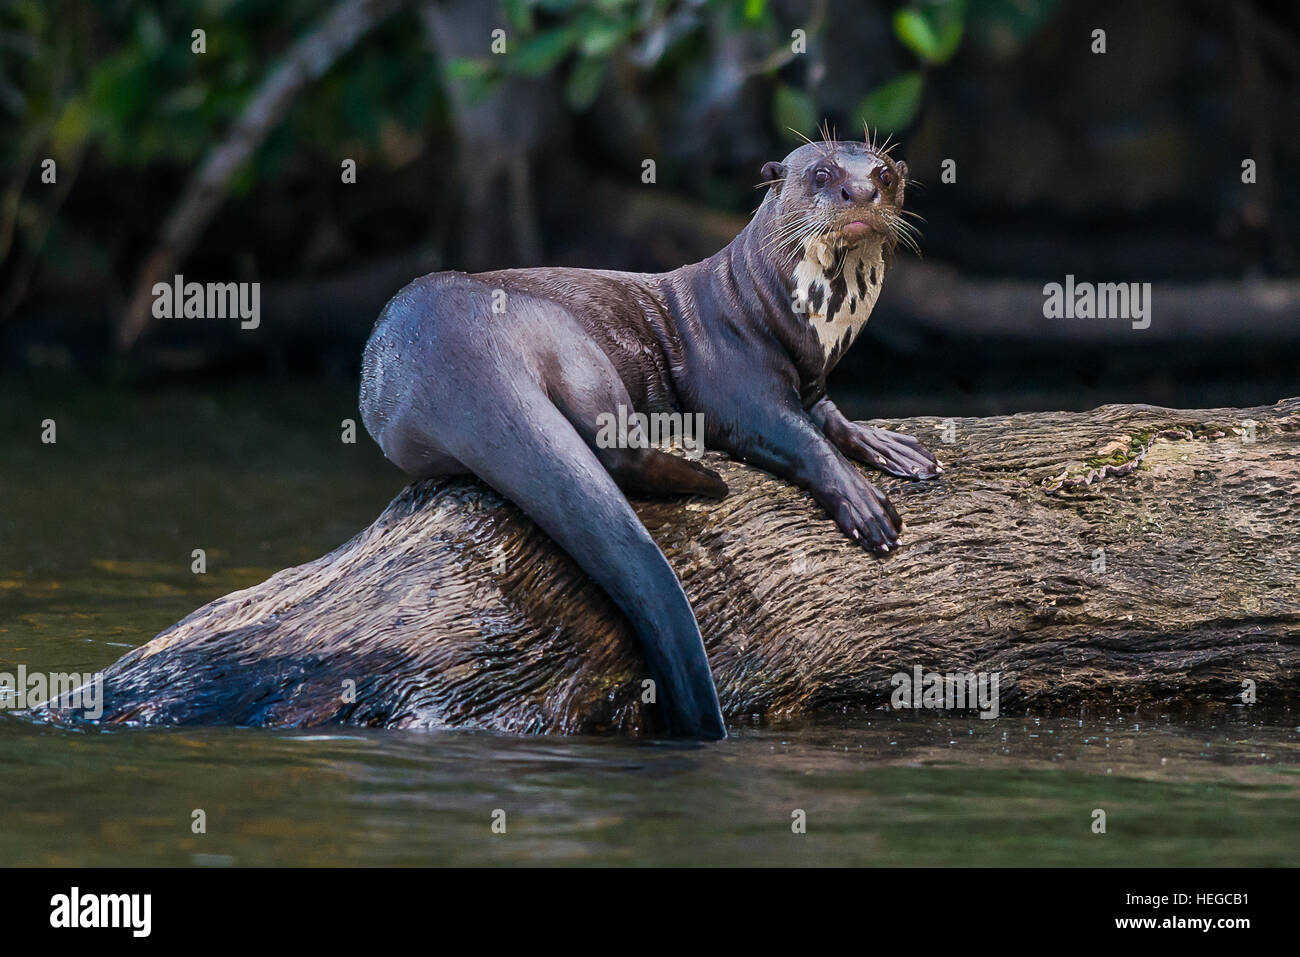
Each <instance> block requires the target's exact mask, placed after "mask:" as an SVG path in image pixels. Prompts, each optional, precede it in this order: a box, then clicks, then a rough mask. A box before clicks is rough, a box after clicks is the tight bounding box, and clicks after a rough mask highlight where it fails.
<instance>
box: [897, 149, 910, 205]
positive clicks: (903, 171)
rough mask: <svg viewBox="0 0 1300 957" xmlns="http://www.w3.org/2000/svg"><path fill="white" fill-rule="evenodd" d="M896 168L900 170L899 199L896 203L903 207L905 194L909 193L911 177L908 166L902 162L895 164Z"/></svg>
mask: <svg viewBox="0 0 1300 957" xmlns="http://www.w3.org/2000/svg"><path fill="white" fill-rule="evenodd" d="M894 168H895V169H897V170H898V197H897V198H896V199H895V202H897V203H898V205H899V206H902V205H903V194H904V193H906V192H907V184H908V181H909V179H910V178H911V177H910V174H909V173H908V169H907V164H906V163H904V162H903V161H902V160H899V161H898V162H897V163H895V164H894Z"/></svg>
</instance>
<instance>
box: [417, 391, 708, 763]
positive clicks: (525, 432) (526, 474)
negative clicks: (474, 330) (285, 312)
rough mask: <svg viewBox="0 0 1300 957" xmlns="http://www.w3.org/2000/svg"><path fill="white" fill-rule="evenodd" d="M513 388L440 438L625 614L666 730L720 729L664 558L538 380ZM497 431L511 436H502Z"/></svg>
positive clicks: (683, 601) (691, 622)
mask: <svg viewBox="0 0 1300 957" xmlns="http://www.w3.org/2000/svg"><path fill="white" fill-rule="evenodd" d="M516 398H519V399H523V400H524V401H523V402H522V403H521V404H520V405H519V406H518V407H517V408H515V409H512V410H511V412H510V414H506V413H504V412H503V410H501V409H492V410H490V411H488V410H484V409H475V410H474V411H473V415H472V417H471V418H470V419H469V421H475V422H478V423H479V425H480V427H479V428H477V429H476V430H474V431H475V434H476V435H477V436H479V439H478V440H477V441H475V440H472V439H471V438H469V437H468V436H466V435H465V433H461V440H460V441H457V442H456V445H457V447H455V448H451V447H450V443H447V441H446V437H443V440H442V441H443V442H444V444H445V445H447V446H448V450H449V451H450V452H451V453H452V454H453V455H455V456H456V458H457V459H458V460H459V461H460V462H461V464H463V465H464V466H465V467H466V468H468V469H469V470H470V471H472V472H474V474H476V475H477V476H478V477H479V478H481V479H483V481H485V482H487V483H488V484H489V485H491V486H492V487H493V488H494V489H496V490H497V491H498V492H500V493H501V494H502V495H504V496H505V497H506V498H508V499H510V500H511V501H512V502H514V503H515V504H516V505H517V506H519V508H520V509H522V510H523V511H524V512H525V513H526V514H527V515H528V516H529V517H530V518H531V519H532V520H533V521H535V522H536V523H537V524H538V525H540V526H541V527H542V529H543V530H544V531H545V532H546V533H547V534H548V535H550V536H551V538H552V539H554V540H555V541H556V542H557V543H558V544H559V545H560V546H561V547H562V548H563V549H564V550H565V551H566V552H568V553H569V555H570V556H571V557H572V558H573V559H574V560H575V561H577V563H578V564H579V565H580V566H581V567H582V569H583V570H584V571H585V572H586V573H587V574H588V575H590V576H591V577H592V578H593V579H594V580H595V581H596V582H597V583H598V584H599V585H600V586H601V587H602V588H604V589H605V591H606V593H607V594H609V596H610V597H611V598H613V599H614V602H615V603H616V604H617V605H618V606H619V607H620V608H621V609H622V610H623V612H624V614H626V615H627V617H628V619H629V620H630V621H631V623H632V627H633V628H635V629H636V633H637V635H638V636H639V637H640V639H641V644H642V646H643V648H644V649H645V655H646V660H647V663H648V664H649V666H650V671H651V677H652V678H653V679H654V680H655V683H656V685H657V692H658V694H657V698H658V701H659V703H660V706H661V708H662V713H663V716H664V718H665V720H666V723H667V726H668V731H669V733H671V734H676V735H684V736H689V737H699V738H723V737H726V733H727V732H726V726H725V724H724V722H723V720H722V710H721V708H720V707H719V705H718V693H717V690H716V689H715V688H714V685H713V676H712V674H711V673H710V671H709V661H708V658H707V657H706V656H705V654H704V641H703V639H702V638H701V637H700V629H699V625H698V624H696V621H695V614H694V612H692V611H691V606H690V602H689V601H688V600H687V598H686V593H685V592H684V591H682V586H681V584H680V583H679V582H678V581H677V576H676V574H674V572H673V570H672V566H670V565H669V564H668V560H667V559H666V558H664V556H663V553H662V552H661V551H660V550H659V546H658V545H656V544H655V542H654V539H652V538H651V537H650V533H649V532H647V531H646V530H645V526H644V525H642V524H641V520H640V519H638V518H637V516H636V513H635V512H634V511H633V510H632V506H631V505H629V504H628V501H627V499H626V498H625V497H624V495H623V493H622V491H620V490H619V487H618V486H617V485H616V484H615V482H614V480H613V479H612V478H611V477H610V475H609V473H608V472H607V471H605V469H604V467H603V466H602V465H601V463H600V461H599V460H598V459H597V458H596V455H595V453H594V452H593V451H592V450H591V449H590V448H588V446H587V445H586V443H585V442H584V441H583V440H582V437H581V436H580V435H579V434H578V433H577V431H576V430H575V429H574V428H573V426H572V425H571V424H570V423H569V421H568V419H566V418H565V417H564V415H563V414H562V413H561V412H560V410H559V409H557V408H556V407H555V405H553V404H552V402H551V401H550V400H549V399H548V398H547V397H546V395H545V394H543V393H542V392H541V391H540V390H538V391H537V393H536V394H535V395H532V396H527V397H523V396H516ZM478 402H481V398H480V397H476V398H473V399H470V403H471V404H477V403H478ZM485 413H486V414H485ZM489 418H490V419H491V420H493V421H491V423H490V425H489V423H488V421H487V419H489ZM497 429H500V430H501V431H500V432H498V431H497ZM466 431H468V430H466ZM502 433H505V434H506V435H507V436H508V437H509V438H508V439H506V440H505V441H502V440H501V438H502ZM489 437H490V438H489Z"/></svg>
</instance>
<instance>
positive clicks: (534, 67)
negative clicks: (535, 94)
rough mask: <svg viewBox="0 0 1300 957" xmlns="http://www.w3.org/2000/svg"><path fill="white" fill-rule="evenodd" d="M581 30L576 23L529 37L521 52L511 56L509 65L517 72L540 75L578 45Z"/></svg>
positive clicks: (552, 67)
mask: <svg viewBox="0 0 1300 957" xmlns="http://www.w3.org/2000/svg"><path fill="white" fill-rule="evenodd" d="M579 38H580V30H579V28H578V25H577V24H576V23H571V24H568V25H567V26H563V27H556V28H555V29H553V30H547V31H545V32H544V33H538V34H536V35H534V36H532V37H529V38H528V39H527V40H525V41H524V42H523V45H522V46H521V47H520V48H519V52H518V53H516V54H515V55H514V56H513V57H509V56H508V59H509V61H510V63H509V65H510V66H511V67H512V68H513V69H514V70H515V71H517V72H519V73H523V74H526V75H528V76H538V75H540V74H542V73H546V72H548V71H549V70H552V69H554V68H555V67H556V66H557V65H558V64H559V62H560V61H561V60H563V59H564V58H565V57H566V56H567V55H568V54H569V53H570V51H572V50H573V48H574V47H575V46H576V45H577V43H578V40H579Z"/></svg>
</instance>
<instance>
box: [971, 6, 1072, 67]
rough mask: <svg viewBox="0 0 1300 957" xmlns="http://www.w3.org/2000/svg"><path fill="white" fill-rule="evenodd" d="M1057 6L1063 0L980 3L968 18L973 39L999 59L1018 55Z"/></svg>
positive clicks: (973, 7) (972, 9) (972, 8)
mask: <svg viewBox="0 0 1300 957" xmlns="http://www.w3.org/2000/svg"><path fill="white" fill-rule="evenodd" d="M1057 6H1059V0H976V2H974V3H972V4H971V7H970V16H969V18H968V20H969V23H968V26H969V32H970V36H971V39H972V40H973V41H974V42H976V43H978V44H979V45H980V46H982V47H984V48H985V49H986V50H988V51H989V52H990V53H993V54H994V55H996V56H1001V57H1011V56H1014V55H1015V54H1016V53H1017V52H1018V51H1019V50H1020V48H1021V47H1023V46H1024V44H1025V43H1026V41H1028V40H1029V38H1030V37H1032V36H1033V35H1034V34H1035V33H1037V32H1038V31H1039V30H1041V29H1042V27H1043V25H1044V24H1046V23H1047V20H1048V18H1049V17H1051V15H1052V14H1053V13H1054V12H1055V11H1056V8H1057Z"/></svg>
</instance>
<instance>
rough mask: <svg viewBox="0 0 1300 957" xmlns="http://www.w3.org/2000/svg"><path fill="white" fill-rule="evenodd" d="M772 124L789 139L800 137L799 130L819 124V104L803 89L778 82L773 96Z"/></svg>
mask: <svg viewBox="0 0 1300 957" xmlns="http://www.w3.org/2000/svg"><path fill="white" fill-rule="evenodd" d="M772 124H773V125H774V126H775V127H776V129H777V132H778V133H780V135H781V136H783V137H784V138H786V139H788V140H798V139H800V137H799V135H798V132H791V131H792V130H794V131H801V132H807V131H809V130H812V129H813V128H814V127H816V126H817V104H816V103H815V102H813V98H812V97H811V96H809V95H808V94H807V93H806V92H804V91H803V90H796V89H795V88H794V87H792V86H787V85H786V84H784V83H778V84H777V86H776V92H775V94H774V95H773V97H772Z"/></svg>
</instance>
